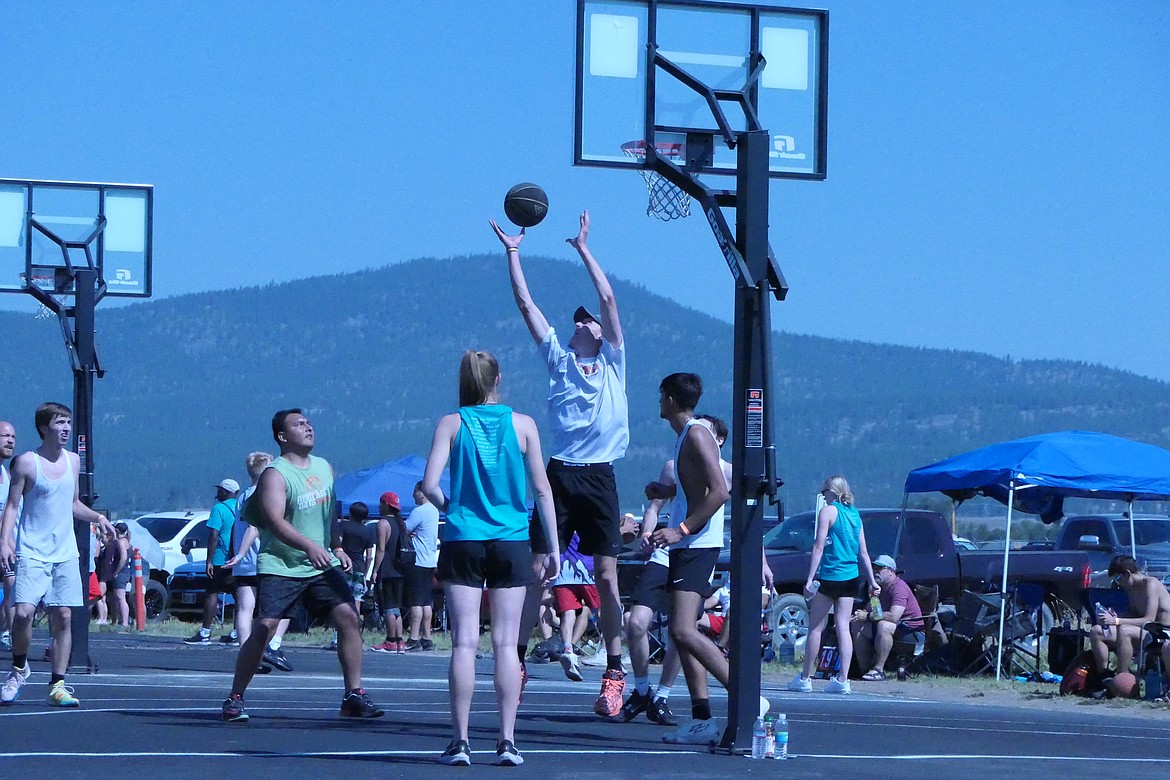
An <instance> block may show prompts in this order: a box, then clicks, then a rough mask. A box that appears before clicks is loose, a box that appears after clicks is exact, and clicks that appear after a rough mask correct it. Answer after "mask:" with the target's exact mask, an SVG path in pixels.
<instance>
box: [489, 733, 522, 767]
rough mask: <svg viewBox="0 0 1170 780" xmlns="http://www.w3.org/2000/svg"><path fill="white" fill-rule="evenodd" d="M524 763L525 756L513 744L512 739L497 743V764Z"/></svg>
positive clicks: (515, 764) (518, 764)
mask: <svg viewBox="0 0 1170 780" xmlns="http://www.w3.org/2000/svg"><path fill="white" fill-rule="evenodd" d="M523 763H524V756H522V755H520V751H519V750H517V749H516V746H515V745H513V744H512V740H510V739H505V740H501V741H500V742H497V743H496V766H520V765H521V764H523Z"/></svg>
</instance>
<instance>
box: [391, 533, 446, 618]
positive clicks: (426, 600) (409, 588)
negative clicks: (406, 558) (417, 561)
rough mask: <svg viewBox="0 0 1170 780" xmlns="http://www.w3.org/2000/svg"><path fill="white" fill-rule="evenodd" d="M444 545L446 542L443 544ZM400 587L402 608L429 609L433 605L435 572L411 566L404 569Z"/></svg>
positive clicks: (425, 567)
mask: <svg viewBox="0 0 1170 780" xmlns="http://www.w3.org/2000/svg"><path fill="white" fill-rule="evenodd" d="M444 544H446V542H444ZM403 579H404V580H405V584H404V585H403V587H402V606H404V607H429V606H431V604H433V603H434V597H433V594H434V579H435V570H434V569H433V568H431V567H430V566H417V565H413V564H412V565H411V566H408V567H407V569H406V577H404V578H403Z"/></svg>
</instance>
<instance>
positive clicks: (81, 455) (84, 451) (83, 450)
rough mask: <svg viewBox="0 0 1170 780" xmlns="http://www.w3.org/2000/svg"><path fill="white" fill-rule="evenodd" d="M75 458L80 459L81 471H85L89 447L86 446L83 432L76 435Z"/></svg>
mask: <svg viewBox="0 0 1170 780" xmlns="http://www.w3.org/2000/svg"><path fill="white" fill-rule="evenodd" d="M77 460H78V461H80V465H81V468H80V471H81V473H82V474H84V473H86V471H85V469H86V466H87V465H88V461H89V447H87V446H86V441H85V434H78V436H77Z"/></svg>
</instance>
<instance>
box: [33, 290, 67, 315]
mask: <svg viewBox="0 0 1170 780" xmlns="http://www.w3.org/2000/svg"><path fill="white" fill-rule="evenodd" d="M50 297H52V299H53V300H54V301H56V302H57V305H58V306H60V307H61V308H62V309H64V308H65V296H64V295H53V296H50ZM56 316H57V313H56V312H55V311H53V310H52V309H50V308H49V307H48V306H46V305H45V304H43V303H38V304H37V313H36V315H35V317H36V319H38V320H47V319H49V318H51V317H56Z"/></svg>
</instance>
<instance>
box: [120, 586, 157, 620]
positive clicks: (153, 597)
mask: <svg viewBox="0 0 1170 780" xmlns="http://www.w3.org/2000/svg"><path fill="white" fill-rule="evenodd" d="M143 585H145V586H146V592H145V593H144V594H143V596H144V597H145V602H146V619H147V620H165V619H166V617H167V589H166V587H165V586H163V585H162V583H160V582H158V581H156V580H147V581H146V582H144V583H143ZM126 599H127V601H129V602H130V614H131V615H134V607H135V605H134V591H133V589H131V590H130V591H129V592H128V593H127V594H126Z"/></svg>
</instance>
